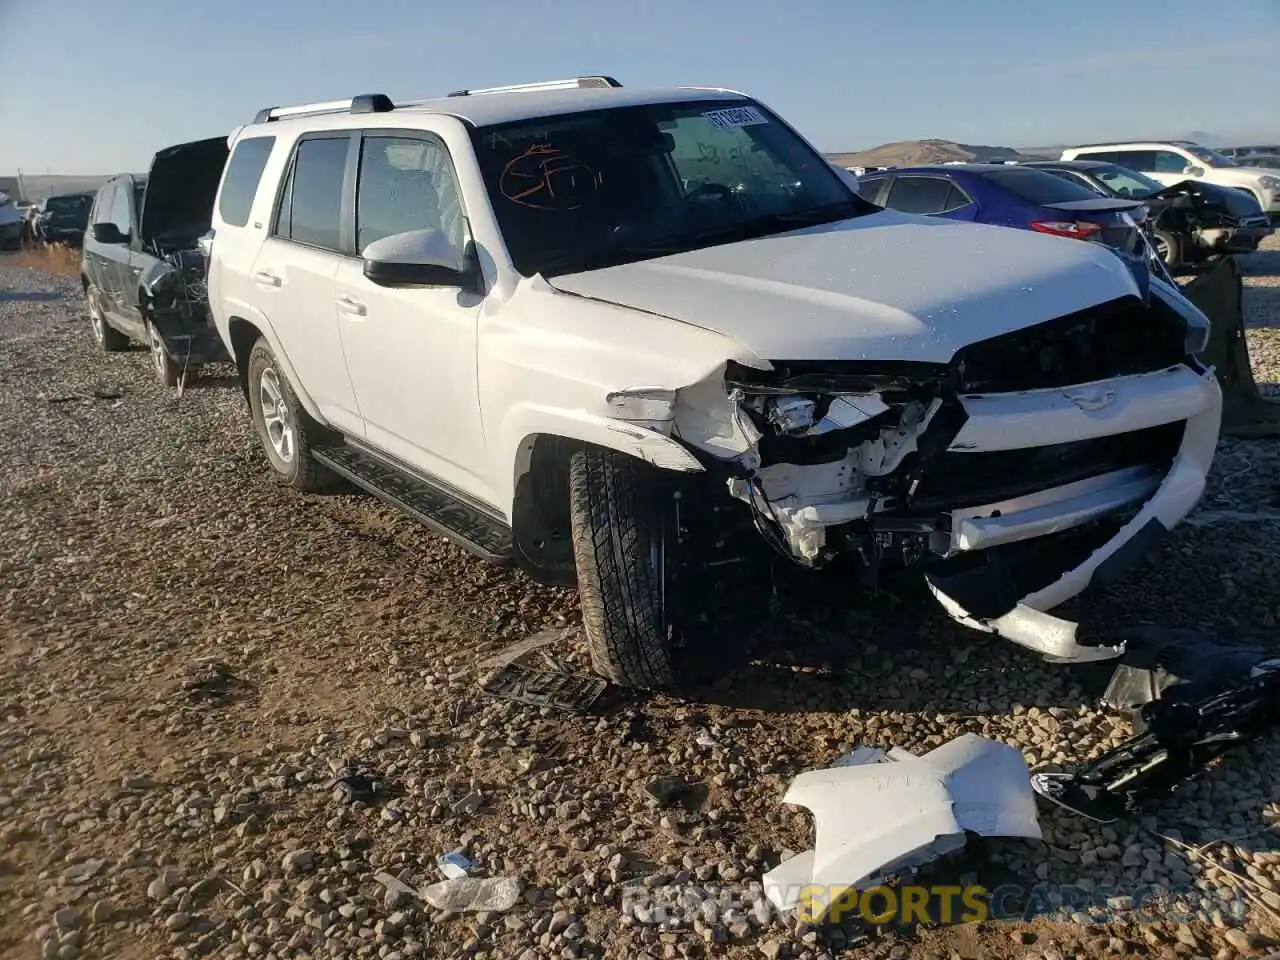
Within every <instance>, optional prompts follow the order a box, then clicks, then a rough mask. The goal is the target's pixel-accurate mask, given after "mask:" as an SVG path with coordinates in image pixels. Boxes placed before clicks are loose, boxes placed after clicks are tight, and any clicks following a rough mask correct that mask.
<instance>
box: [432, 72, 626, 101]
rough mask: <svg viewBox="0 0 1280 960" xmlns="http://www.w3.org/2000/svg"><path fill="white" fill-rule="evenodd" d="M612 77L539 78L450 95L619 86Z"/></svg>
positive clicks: (463, 95)
mask: <svg viewBox="0 0 1280 960" xmlns="http://www.w3.org/2000/svg"><path fill="white" fill-rule="evenodd" d="M620 86H622V84H620V83H619V82H618V81H617V80H615V79H613V77H606V76H596V77H573V78H571V79H569V80H541V81H539V82H537V83H513V84H508V85H507V86H505V87H483V88H481V89H477V90H454V91H453V92H452V93H450V94H449V96H451V97H470V96H473V95H475V94H477V93H531V92H534V91H538V90H572V89H574V88H578V87H620Z"/></svg>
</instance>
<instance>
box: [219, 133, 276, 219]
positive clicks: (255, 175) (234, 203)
mask: <svg viewBox="0 0 1280 960" xmlns="http://www.w3.org/2000/svg"><path fill="white" fill-rule="evenodd" d="M275 142H276V138H275V137H249V138H248V139H245V140H241V141H239V142H238V143H237V144H236V146H235V149H234V150H232V151H231V158H230V159H229V160H228V161H227V172H226V174H225V175H224V176H223V178H222V193H221V194H220V195H219V197H218V215H219V216H220V217H222V220H223V222H224V223H227V224H229V225H231V226H233V227H243V226H244V225H245V224H246V223H248V222H249V211H250V209H251V208H252V207H253V198H254V195H255V194H256V193H257V192H258V184H259V182H260V181H261V180H262V171H263V170H264V169H265V168H266V165H267V158H268V157H269V156H271V148H272V147H273V146H275Z"/></svg>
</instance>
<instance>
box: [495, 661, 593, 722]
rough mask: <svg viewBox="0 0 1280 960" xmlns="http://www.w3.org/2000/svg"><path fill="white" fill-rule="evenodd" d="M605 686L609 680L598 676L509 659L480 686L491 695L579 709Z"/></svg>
mask: <svg viewBox="0 0 1280 960" xmlns="http://www.w3.org/2000/svg"><path fill="white" fill-rule="evenodd" d="M607 686H608V682H607V681H606V680H604V679H602V678H599V677H580V676H577V675H575V674H572V673H560V672H558V671H554V670H538V669H535V668H532V667H526V666H525V665H523V664H520V663H508V664H506V665H505V666H503V667H501V668H500V669H498V670H496V671H495V672H494V673H493V674H491V675H490V676H489V678H488V679H487V680H485V682H484V684H483V685H482V686H481V689H482V690H483V691H484V692H485V693H487V694H488V695H489V696H491V697H499V698H501V699H504V700H514V701H516V702H517V703H527V704H531V705H533V706H536V707H553V708H555V709H557V710H568V711H571V712H574V713H582V712H585V711H586V710H588V709H590V707H591V705H592V704H593V703H595V702H596V700H597V699H599V697H600V695H601V694H602V693H604V691H605V687H607Z"/></svg>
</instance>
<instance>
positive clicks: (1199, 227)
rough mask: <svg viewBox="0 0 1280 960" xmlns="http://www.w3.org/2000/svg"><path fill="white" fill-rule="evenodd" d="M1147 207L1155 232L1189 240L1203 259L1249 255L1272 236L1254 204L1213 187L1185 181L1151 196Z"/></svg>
mask: <svg viewBox="0 0 1280 960" xmlns="http://www.w3.org/2000/svg"><path fill="white" fill-rule="evenodd" d="M1146 205H1147V209H1148V211H1149V215H1148V220H1149V222H1150V224H1151V226H1152V227H1153V228H1154V229H1156V230H1162V231H1166V232H1168V233H1174V234H1179V233H1181V234H1186V235H1188V236H1190V237H1191V238H1192V240H1193V243H1194V244H1195V246H1196V247H1197V248H1198V252H1199V253H1200V254H1201V255H1203V256H1215V255H1225V254H1229V253H1251V252H1253V251H1254V250H1256V249H1257V248H1258V244H1259V243H1261V242H1262V241H1263V240H1264V239H1266V238H1267V237H1269V236H1271V234H1272V233H1273V232H1274V231H1273V229H1272V227H1271V221H1270V218H1269V217H1268V216H1267V215H1266V213H1265V212H1264V211H1263V209H1262V207H1261V206H1259V205H1258V202H1257V200H1255V199H1254V198H1253V197H1252V196H1250V195H1249V194H1247V193H1245V192H1243V191H1240V190H1235V189H1232V188H1230V187H1222V186H1218V185H1216V184H1206V183H1198V182H1196V181H1195V180H1184V181H1182V182H1180V183H1176V184H1174V185H1173V186H1171V187H1166V188H1165V189H1163V190H1160V191H1159V192H1157V193H1154V194H1152V195H1151V196H1150V197H1148V198H1146ZM1191 252H1192V251H1188V253H1191Z"/></svg>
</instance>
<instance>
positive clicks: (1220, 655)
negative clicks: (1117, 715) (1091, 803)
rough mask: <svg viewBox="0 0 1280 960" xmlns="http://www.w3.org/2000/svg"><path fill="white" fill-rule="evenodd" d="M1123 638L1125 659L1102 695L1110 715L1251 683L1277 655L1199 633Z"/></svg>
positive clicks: (1145, 632)
mask: <svg viewBox="0 0 1280 960" xmlns="http://www.w3.org/2000/svg"><path fill="white" fill-rule="evenodd" d="M1124 638H1125V641H1126V650H1125V655H1124V659H1123V661H1122V662H1121V663H1120V664H1119V665H1118V666H1117V667H1116V669H1115V672H1114V673H1113V674H1112V675H1111V682H1110V683H1108V684H1107V689H1106V690H1105V691H1103V694H1102V705H1103V706H1104V707H1107V708H1108V709H1111V710H1133V711H1136V710H1137V708H1139V707H1141V706H1142V705H1143V704H1147V703H1150V702H1152V701H1153V700H1159V699H1166V700H1167V699H1171V698H1172V699H1177V700H1194V699H1200V698H1203V697H1206V696H1209V695H1210V694H1213V693H1217V692H1218V691H1220V690H1225V689H1227V688H1228V687H1230V686H1232V685H1235V684H1238V683H1242V682H1244V681H1246V680H1248V679H1249V675H1250V671H1252V669H1253V668H1254V667H1255V666H1256V665H1257V664H1259V663H1262V662H1264V661H1266V660H1267V659H1268V658H1269V657H1271V656H1273V654H1271V653H1269V652H1268V651H1266V650H1265V649H1263V648H1261V647H1256V646H1235V645H1229V644H1224V643H1222V642H1221V641H1219V640H1217V639H1215V638H1214V637H1212V636H1211V635H1209V634H1207V633H1202V632H1201V631H1199V630H1188V629H1180V628H1167V627H1140V628H1138V629H1135V630H1132V631H1127V632H1126V633H1125V635H1124ZM1134 719H1135V720H1138V719H1140V718H1139V717H1135V718H1134ZM1139 732H1141V731H1139Z"/></svg>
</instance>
